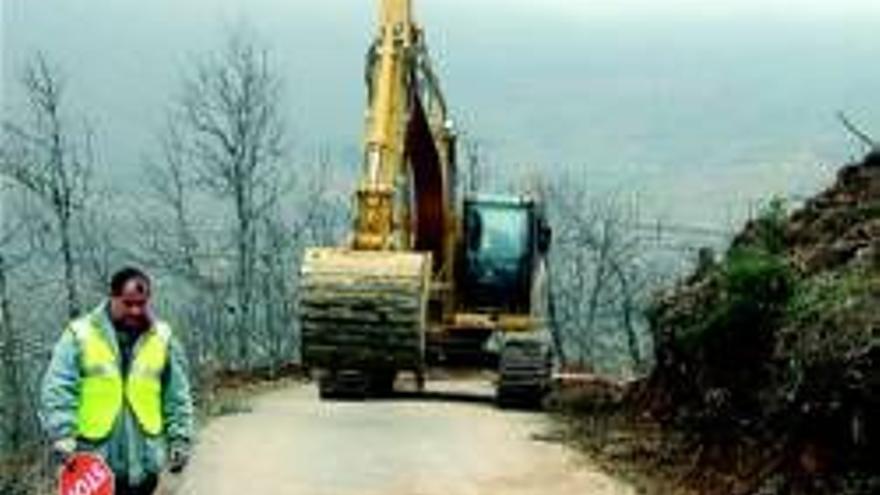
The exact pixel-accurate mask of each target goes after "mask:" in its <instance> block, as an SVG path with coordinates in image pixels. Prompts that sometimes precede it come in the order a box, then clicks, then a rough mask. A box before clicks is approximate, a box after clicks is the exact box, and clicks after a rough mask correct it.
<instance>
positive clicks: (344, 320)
mask: <svg viewBox="0 0 880 495" xmlns="http://www.w3.org/2000/svg"><path fill="white" fill-rule="evenodd" d="M367 59H368V63H367V94H368V97H367V113H366V123H365V133H364V162H363V169H362V170H363V172H362V177H361V180H360V182H359V185H358V188H357V191H356V193H355V201H354V205H353V206H354V224H353V232H352V235H351V237H350V241H349V243H348V245H346V246H343V247H340V248H311V249H307V250H306V253H305V257H304V260H303V267H302V272H301V282H300V301H299V303H300V314H301V330H302V344H303V349H302V352H303V360H304V361H305V362H306V364H307V365H309V366H311V367H317V368H320V369H323V370H324V377H323V381H322V383H323V384H324V385H325V386H322V388H321V390H322V393H324V395H330V394H332V393H334V391H338V390H339V389H340V388H342V385H343V384H344V382H345V381H346V380H347V381H349V382H354V383H355V384H356V385H358V386H359V387H360V390H363V389H367V388H385V387H387V385H388V384H387V381H388V379H389V378H388V377H389V376H391V377H393V375H394V373H396V372H397V370H401V369H410V370H414V371H416V372H417V373H421V369H422V367H423V365H424V360H425V347H426V343H425V340H426V337H425V332H426V327H427V317H428V316H427V313H428V299H429V295H430V292H431V288H432V283H433V282H438V281H439V282H443V281H449V282H451V280H452V272H453V270H452V269H451V267H452V265H453V263H454V260H453V253H454V252H455V250H454V243H455V232H456V224H455V220H454V211H453V207H452V205H453V204H454V202H453V197H452V196H453V190H454V189H453V181H454V151H453V150H454V144H455V139H454V134H453V132H452V129H451V125H450V124H449V119H448V118H447V115H446V103H445V100H444V98H443V94H442V92H441V91H440V88H439V84H438V83H437V78H436V77H435V75H434V72H433V70H432V69H431V64H430V59H429V58H428V55H427V49H426V47H425V44H424V40H423V35H422V32H421V30H420V29H419V27H418V26H417V25H416V24H415V22H414V21H413V16H412V5H411V0H380V15H379V33H378V36H377V38H376V41H375V42H374V44H373V46H372V48H371V51H370V54H369V56H368V57H367ZM352 377H356V378H352ZM391 379H392V380H393V378H391ZM358 380H360V381H358ZM355 388H356V389H357V387H355Z"/></svg>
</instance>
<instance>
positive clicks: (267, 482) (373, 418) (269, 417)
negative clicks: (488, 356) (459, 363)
mask: <svg viewBox="0 0 880 495" xmlns="http://www.w3.org/2000/svg"><path fill="white" fill-rule="evenodd" d="M252 406H253V409H252V411H251V412H248V413H244V414H238V415H232V416H225V417H221V418H217V419H215V420H214V421H212V422H211V424H209V425H208V426H207V427H206V428H205V429H204V430H203V431H202V433H201V437H200V440H199V445H198V447H197V449H196V453H195V456H194V458H193V461H192V463H191V465H190V467H189V469H188V470H187V472H186V474H185V475H184V476H183V477H182V478H179V479H177V480H176V481H175V482H174V483H173V485H176V486H174V487H173V491H174V492H175V493H177V494H197V495H208V494H211V495H227V494H228V495H241V494H248V495H276V494H277V495H298V494H303V495H354V494H357V495H380V494H381V495H441V494H442V495H477V494H479V495H495V494H498V495H502V494H503V495H532V494H535V495H537V494H541V495H554V494H573V493H583V494H592V495H624V494H634V493H635V491H634V490H633V489H632V488H631V487H630V486H628V485H626V484H625V483H623V482H621V481H618V480H615V479H612V478H610V477H609V476H607V475H605V474H603V473H601V472H599V471H598V470H597V469H596V468H595V467H592V466H591V465H590V464H589V462H588V461H587V460H586V459H584V458H583V457H581V456H579V455H578V454H575V453H574V452H572V451H571V450H569V449H567V448H565V447H563V446H561V445H559V444H556V443H552V442H547V441H542V440H540V438H541V436H542V435H545V434H546V433H547V430H548V428H549V421H548V419H547V418H546V416H544V415H542V414H538V413H521V412H507V411H500V410H498V409H496V408H495V407H494V406H493V405H492V404H491V389H490V388H489V386H488V383H480V382H474V381H468V382H461V381H455V382H433V383H430V384H429V393H428V394H427V395H426V396H421V397H416V396H415V395H413V396H403V397H399V398H396V399H393V400H383V401H371V402H364V403H359V402H321V401H319V400H318V398H317V391H316V390H315V388H314V387H313V386H309V385H303V386H294V387H291V388H288V389H284V390H279V391H274V392H271V393H267V394H265V395H263V396H260V397H258V398H257V399H255V400H254V401H253V403H252ZM166 493H168V492H166Z"/></svg>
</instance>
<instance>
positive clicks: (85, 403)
mask: <svg viewBox="0 0 880 495" xmlns="http://www.w3.org/2000/svg"><path fill="white" fill-rule="evenodd" d="M69 328H70V330H71V331H72V332H73V333H74V335H75V336H76V339H77V341H78V342H79V345H80V369H81V371H82V378H81V381H80V387H79V405H78V409H77V433H78V435H79V436H81V437H83V438H85V439H87V440H91V441H100V440H103V439H104V438H106V437H107V436H108V435H109V434H110V432H111V431H112V430H113V425H114V423H115V422H116V418H117V417H118V416H119V414H120V412H121V411H122V406H123V404H124V403H125V402H128V404H129V406H130V407H131V409H132V411H133V412H134V416H135V417H136V418H137V420H138V423H139V424H140V427H141V429H142V430H143V432H144V433H146V434H147V435H152V436H155V435H159V434H160V433H162V429H163V417H162V371H163V370H164V369H165V365H166V363H167V362H168V345H169V342H170V340H171V328H170V327H169V326H168V325H167V324H165V323H162V322H157V323H156V324H154V325H153V327H152V328H150V329H149V330H148V331H147V332H146V333H145V334H143V335H141V336H140V337H139V339H138V341H137V343H136V344H135V348H134V352H133V356H132V360H131V365H130V366H129V370H128V376H127V377H125V379H124V380H123V377H122V371H121V369H120V359H119V357H118V356H117V355H116V352H115V351H114V348H113V346H112V345H111V344H110V343H109V342H107V339H106V338H105V337H104V334H103V331H102V330H101V327H100V325H98V324H97V323H96V322H95V321H94V319H93V316H91V315H90V316H87V317H85V318H81V319H78V320H75V321H74V322H73V323H71V324H70V327H69Z"/></svg>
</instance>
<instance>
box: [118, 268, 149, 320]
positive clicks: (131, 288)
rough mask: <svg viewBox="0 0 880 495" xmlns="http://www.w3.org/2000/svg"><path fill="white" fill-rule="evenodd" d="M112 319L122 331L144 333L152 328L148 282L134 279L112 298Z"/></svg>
mask: <svg viewBox="0 0 880 495" xmlns="http://www.w3.org/2000/svg"><path fill="white" fill-rule="evenodd" d="M110 319H111V320H113V324H114V325H116V327H117V328H119V329H121V330H133V331H137V332H143V331H145V330H147V329H149V328H150V325H152V321H151V316H150V286H149V285H148V284H147V281H146V280H143V279H140V278H133V279H131V280H129V281H128V282H126V283H125V285H124V286H123V287H122V291H121V292H120V293H119V294H118V295H112V296H111V297H110Z"/></svg>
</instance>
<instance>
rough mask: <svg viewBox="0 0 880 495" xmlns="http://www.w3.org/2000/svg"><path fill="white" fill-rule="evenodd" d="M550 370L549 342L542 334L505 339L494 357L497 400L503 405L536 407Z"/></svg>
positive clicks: (540, 403)
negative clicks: (496, 369)
mask: <svg viewBox="0 0 880 495" xmlns="http://www.w3.org/2000/svg"><path fill="white" fill-rule="evenodd" d="M552 373H553V355H552V351H551V346H550V345H549V344H548V342H547V340H546V338H543V335H531V336H520V337H518V338H514V339H508V340H507V341H505V342H504V344H503V345H502V347H501V351H500V355H499V358H498V384H497V389H496V396H495V399H496V402H497V404H498V405H499V406H500V407H504V408H523V409H538V408H540V407H541V406H542V402H543V399H544V397H545V396H546V394H547V392H548V391H549V388H550V382H551V379H552Z"/></svg>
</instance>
